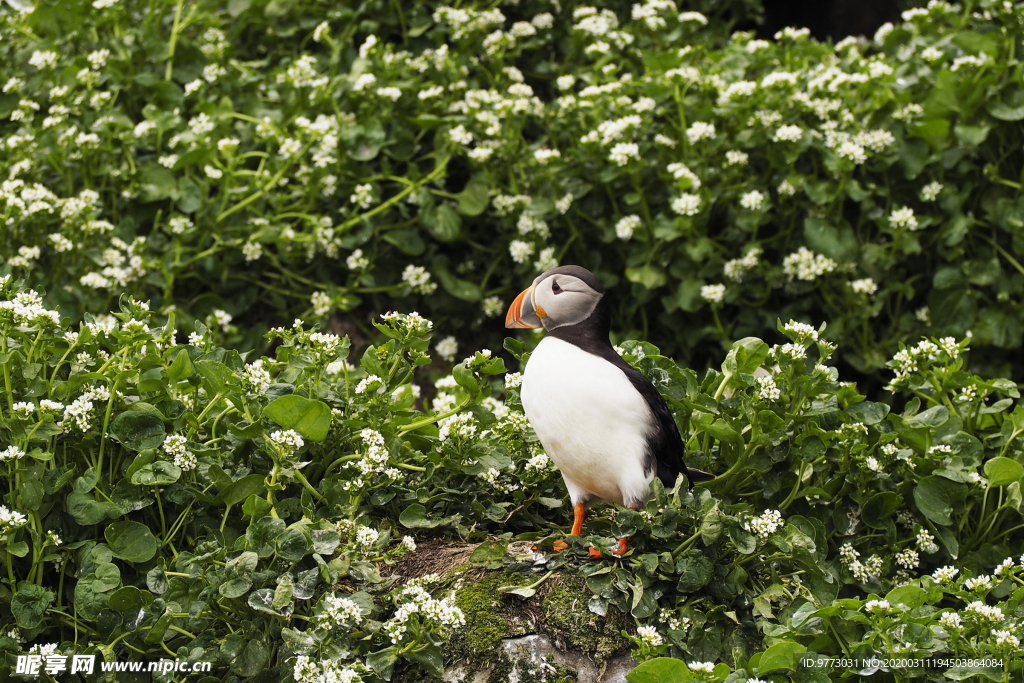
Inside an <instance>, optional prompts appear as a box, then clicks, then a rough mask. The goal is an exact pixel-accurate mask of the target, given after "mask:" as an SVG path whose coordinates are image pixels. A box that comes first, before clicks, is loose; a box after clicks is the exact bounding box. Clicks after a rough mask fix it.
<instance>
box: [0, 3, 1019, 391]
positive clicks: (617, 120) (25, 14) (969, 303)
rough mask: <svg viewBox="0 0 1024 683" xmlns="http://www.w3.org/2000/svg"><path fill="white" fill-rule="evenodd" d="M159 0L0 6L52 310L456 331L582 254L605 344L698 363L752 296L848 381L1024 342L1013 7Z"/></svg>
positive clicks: (17, 237) (7, 187)
mask: <svg viewBox="0 0 1024 683" xmlns="http://www.w3.org/2000/svg"><path fill="white" fill-rule="evenodd" d="M179 4H180V3H177V2H172V1H171V0H160V1H159V2H157V3H156V4H155V5H152V7H150V6H148V5H147V6H140V5H138V4H137V3H125V2H103V3H101V6H100V7H98V8H97V7H93V6H92V5H93V3H90V2H87V1H86V0H75V1H71V2H64V3H61V6H62V11H61V12H60V14H59V19H60V21H61V22H69V24H68V25H69V26H73V27H74V30H73V31H71V32H68V33H67V34H66V35H67V36H68V37H67V38H66V39H65V38H58V35H60V36H63V35H65V34H64V33H59V32H53V31H50V30H49V25H48V24H47V20H46V19H44V18H43V15H44V14H46V13H42V12H29V11H27V10H28V9H29V8H30V5H27V4H26V3H23V2H18V3H15V6H17V7H18V8H19V9H20V10H22V11H15V10H13V9H11V8H7V9H5V10H4V12H3V13H2V14H0V32H2V33H3V34H4V36H5V40H4V41H2V44H0V55H2V57H3V60H2V61H3V63H4V64H5V65H9V66H10V69H9V72H8V73H7V74H6V77H5V78H3V79H2V82H0V85H2V91H3V92H2V97H0V120H4V121H5V122H6V123H5V124H4V129H3V133H2V138H0V140H2V143H3V144H2V145H0V164H2V166H3V168H5V169H8V170H9V172H8V173H7V177H6V179H4V181H3V183H2V187H0V213H2V215H3V219H4V221H5V225H6V226H7V229H6V230H5V231H4V234H3V236H2V237H0V240H2V248H3V252H4V253H5V254H8V255H9V256H10V258H8V259H7V265H6V267H7V268H8V270H9V271H10V272H12V273H13V274H15V275H16V276H18V277H22V276H24V277H27V278H29V280H30V284H32V286H33V287H35V288H36V289H37V290H40V291H42V290H43V289H45V291H46V297H47V299H48V305H50V306H51V307H53V306H56V305H58V304H59V305H60V307H61V310H62V311H64V312H65V313H66V314H69V315H74V316H76V317H78V316H80V315H81V313H83V312H86V311H88V312H91V313H94V314H99V313H104V312H106V311H107V310H108V309H109V307H110V306H111V304H112V303H113V302H114V301H116V300H117V297H118V296H119V295H120V294H122V293H126V294H130V295H133V296H135V297H136V298H137V299H140V300H143V299H145V300H150V301H151V302H152V303H153V306H154V310H157V309H159V310H160V311H162V312H166V311H168V310H170V309H171V308H173V309H174V310H175V311H176V315H177V317H178V319H179V320H181V321H183V322H186V323H189V324H190V323H191V321H192V320H198V321H201V322H204V323H206V324H207V326H208V327H209V328H210V329H212V330H214V331H215V334H218V335H222V336H221V337H218V338H219V339H229V340H230V341H231V343H232V345H235V346H240V347H241V348H250V347H253V346H256V345H260V344H263V343H264V342H262V332H263V331H264V330H263V329H262V328H261V325H281V324H288V323H290V321H291V320H292V319H293V318H294V317H296V316H298V317H302V318H303V319H306V320H312V319H317V320H323V319H327V318H328V317H330V316H331V315H332V313H334V312H335V311H339V310H340V311H351V310H356V309H358V310H360V311H361V312H364V313H368V312H369V311H380V310H388V309H390V308H396V307H399V308H402V309H404V310H409V309H412V308H415V309H418V310H420V311H423V312H425V314H426V315H427V316H428V317H430V318H431V319H432V320H434V321H435V322H436V323H437V325H438V326H439V331H440V332H441V333H442V334H443V335H445V336H447V335H457V336H460V337H465V332H463V330H464V329H465V324H464V323H465V321H466V320H467V319H468V320H469V321H471V322H472V323H473V325H472V329H474V334H476V333H479V332H478V330H480V329H482V323H483V322H484V321H487V320H489V319H491V318H494V317H495V316H498V315H500V313H501V312H502V306H501V301H504V300H508V299H509V298H511V295H513V294H514V293H515V292H518V291H519V290H520V289H521V287H522V283H523V282H524V281H529V280H530V279H532V277H534V276H535V275H536V273H538V272H539V271H542V270H544V269H546V268H549V267H551V266H552V265H554V264H556V263H559V262H575V263H584V264H592V265H596V264H599V265H598V266H597V270H598V275H599V276H600V277H601V278H602V280H603V281H604V282H605V283H606V284H608V285H609V286H611V287H614V288H615V291H616V294H617V296H616V299H617V301H618V304H617V306H616V309H615V311H614V315H615V319H616V324H615V326H614V328H615V329H617V330H622V337H623V338H628V337H630V336H643V337H645V338H653V339H659V340H662V345H663V346H664V347H665V350H666V352H667V353H669V354H670V355H673V356H675V357H678V358H680V359H681V360H683V361H686V362H689V363H692V364H696V365H704V364H707V363H708V362H714V363H717V362H720V360H721V358H720V350H721V349H720V344H718V343H711V344H709V343H708V342H709V341H717V342H720V343H721V344H726V345H727V343H728V342H729V341H730V340H731V339H735V338H739V337H742V336H744V335H747V334H755V333H757V330H759V329H760V327H761V325H762V323H763V321H765V320H769V321H770V320H773V319H774V318H775V317H783V318H784V319H788V318H790V317H805V318H811V319H828V320H830V321H832V323H833V328H834V329H835V330H837V331H838V332H840V333H841V334H842V335H843V336H844V337H846V338H848V342H846V343H845V344H844V347H843V351H842V353H843V358H842V360H843V361H844V362H845V363H849V364H851V365H852V366H853V367H855V368H857V369H858V370H860V371H862V372H868V371H870V370H873V369H877V368H879V367H880V366H881V365H882V364H883V362H884V360H885V357H886V356H887V355H888V354H890V353H891V352H893V351H894V350H895V348H896V346H897V344H898V342H899V341H900V340H902V339H904V338H905V337H906V336H907V335H917V334H933V333H935V334H938V335H941V336H944V335H948V334H954V335H956V336H963V335H964V334H965V333H966V331H967V330H968V329H970V330H972V331H973V332H974V334H975V344H976V345H977V346H980V347H985V348H986V349H988V350H989V351H988V352H987V353H986V354H985V356H986V359H990V360H989V362H991V363H993V367H997V366H998V363H1000V362H1011V363H1013V362H1016V361H1015V358H1016V354H1015V353H1013V352H1010V353H1009V354H1008V355H1004V354H1003V353H1002V352H1000V351H998V350H999V349H1015V348H1017V347H1018V346H1019V344H1020V339H1021V335H1022V328H1021V326H1020V323H1019V320H1020V318H1021V315H1020V310H1019V304H1018V303H1016V301H1017V299H1018V298H1019V297H1018V296H1017V294H1018V293H1019V289H1020V283H1021V282H1024V279H1022V278H1024V270H1022V268H1021V265H1020V263H1019V262H1018V261H1017V259H1016V258H1015V257H1014V256H1013V254H1014V252H1015V247H1014V242H1013V239H1014V234H1015V230H1016V229H1017V228H1016V218H1015V216H1016V213H1017V211H1016V208H1015V207H1016V206H1017V205H1016V202H1017V197H1016V194H1017V192H1018V190H1019V187H1018V185H1019V183H1018V180H1019V179H1016V178H1015V175H1016V171H1015V169H1016V168H1017V167H1019V166H1020V164H1019V163H1016V161H1015V160H1016V159H1017V157H1015V156H1014V154H1015V152H1014V153H1004V149H1018V148H1020V147H1021V145H1020V144H1017V142H1016V141H1018V139H1019V136H1020V131H1019V126H1018V121H1019V120H1021V118H1022V117H1024V108H1022V107H1021V106H1020V104H1019V101H1020V97H1019V95H1020V93H1019V88H1018V83H1017V79H1016V78H1015V77H1014V75H1013V74H1012V73H1011V71H1010V70H1007V69H1002V68H999V65H1000V64H1003V63H1009V62H1012V61H1013V55H1014V53H1015V50H1016V46H1017V43H1018V42H1019V40H1020V35H1021V31H1022V24H1021V14H1020V9H1019V7H1016V6H1013V5H1006V4H1005V3H1003V2H997V1H996V0H982V1H980V2H977V3H972V4H971V5H970V6H969V7H968V8H967V9H966V10H961V9H959V8H958V6H955V5H951V4H948V3H946V2H931V3H929V5H928V7H927V8H926V9H925V8H916V9H913V10H910V11H908V12H907V13H906V15H905V16H904V18H903V21H902V22H901V23H899V24H898V25H886V26H883V27H882V28H881V29H880V30H879V31H878V33H877V34H876V35H875V36H874V37H873V39H872V40H867V41H865V40H857V39H847V40H844V41H842V42H840V43H838V44H836V45H830V44H825V43H819V42H817V41H814V40H812V39H811V38H809V36H808V33H807V31H805V30H796V29H787V30H784V31H782V32H780V33H779V35H778V36H777V37H776V40H775V41H774V42H771V41H767V40H763V39H762V38H760V37H756V36H755V35H753V34H751V33H745V32H737V33H732V34H729V32H728V29H729V26H730V23H731V22H732V21H734V20H737V19H741V18H745V17H746V16H748V15H749V13H750V12H753V11H755V10H754V8H752V7H747V3H745V2H741V1H740V0H735V1H733V2H727V3H712V2H704V1H702V2H697V3H688V5H687V7H686V11H682V12H680V11H679V9H680V8H678V7H677V6H676V4H675V3H673V2H671V1H665V0H651V1H650V2H641V3H621V2H615V3H612V4H610V5H607V6H604V7H602V8H601V9H598V8H596V7H592V6H589V5H584V4H579V3H563V4H560V5H559V6H558V7H557V8H556V7H551V6H550V4H549V3H537V2H533V1H529V2H526V1H524V2H522V3H518V4H516V5H514V6H512V5H508V6H504V7H500V8H499V7H491V6H490V5H487V6H483V5H474V4H471V5H468V6H464V7H463V6H460V7H458V8H454V7H450V6H444V5H436V6H435V5H423V4H420V5H415V6H409V7H406V8H404V9H403V11H402V12H397V13H385V14H386V16H380V17H377V19H376V20H375V21H373V22H371V23H370V24H367V23H364V22H363V20H362V17H363V14H362V13H361V11H357V12H347V11H343V10H340V9H337V8H330V7H321V6H319V5H318V4H317V3H312V4H310V3H293V2H270V3H264V2H255V3H253V2H250V1H249V0H238V1H236V2H234V3H233V4H232V5H231V6H230V7H226V8H225V7H220V6H217V5H199V6H196V8H195V11H192V12H190V13H185V14H184V15H183V13H182V11H181V9H180V7H179ZM702 12H703V13H702ZM168 22H169V23H168ZM164 23H168V26H166V27H165V26H164V25H163V24H164ZM165 34H167V35H166V36H165ZM257 34H258V35H260V39H259V40H255V39H253V38H252V36H254V35H257ZM157 36H159V38H157ZM950 36H955V37H956V38H955V39H951V38H950ZM61 41H64V42H61ZM680 46H682V47H680ZM952 117H955V119H956V123H955V125H954V124H951V123H950V121H951V119H952ZM68 161H70V162H72V163H71V164H68V163H67V162H68ZM982 176H983V177H984V178H985V179H986V180H987V182H985V183H984V185H978V182H979V179H980V178H981V177H982ZM68 282H73V283H75V284H76V286H73V287H65V285H66V284H67V283H68ZM232 320H233V321H234V322H232ZM268 321H269V322H268ZM638 333H639V334H638ZM487 334H491V335H493V337H496V336H497V335H496V334H495V333H487ZM224 335H226V336H224ZM463 340H464V341H465V339H463ZM491 341H492V343H496V342H497V340H496V339H492V340H491ZM980 360H983V359H981V358H979V361H980Z"/></svg>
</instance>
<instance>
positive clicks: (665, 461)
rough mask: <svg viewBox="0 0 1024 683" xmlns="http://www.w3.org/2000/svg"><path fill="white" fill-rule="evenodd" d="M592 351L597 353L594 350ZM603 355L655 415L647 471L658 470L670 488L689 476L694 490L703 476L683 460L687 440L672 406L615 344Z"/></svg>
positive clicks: (688, 478) (650, 437)
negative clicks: (623, 355)
mask: <svg viewBox="0 0 1024 683" xmlns="http://www.w3.org/2000/svg"><path fill="white" fill-rule="evenodd" d="M591 352H593V351H592V350H591ZM599 355H600V356H601V357H602V358H604V359H605V360H607V361H608V362H610V363H612V364H613V365H614V366H615V367H617V368H619V369H620V370H622V372H623V373H624V374H625V375H626V377H627V378H628V379H629V382H630V384H632V385H633V388H634V389H636V390H637V392H639V394H640V395H641V396H642V397H643V399H644V402H646V403H647V407H648V408H650V410H651V414H652V415H653V416H654V425H653V429H652V430H651V433H650V434H648V435H647V453H646V457H645V459H644V472H645V473H650V472H651V470H654V471H655V474H656V475H657V477H658V479H661V482H662V483H663V484H664V485H665V487H666V488H669V489H670V488H672V487H673V486H675V485H676V478H677V477H678V476H679V473H680V472H682V473H683V474H684V475H685V476H686V485H687V487H691V488H692V486H693V481H694V480H695V479H696V480H697V481H701V480H703V477H700V476H699V475H697V474H695V473H694V471H691V470H690V469H689V468H688V467H687V466H686V463H685V462H684V460H683V455H684V454H685V449H684V447H683V437H682V436H681V435H680V434H679V427H677V426H676V421H675V418H674V417H672V411H671V410H669V408H668V404H667V403H665V399H664V398H663V397H662V395H661V393H659V392H658V389H657V388H656V387H655V386H654V384H652V383H651V380H649V379H647V377H645V376H644V374H643V373H641V372H640V371H639V370H637V369H635V368H634V367H633V366H632V365H630V364H629V363H627V362H626V361H625V360H623V359H622V358H621V357H620V356H619V354H617V353H616V352H615V349H614V348H612V347H611V345H609V346H608V349H607V350H604V349H602V350H601V351H600V352H599ZM698 472H699V471H698ZM700 474H704V473H702V472H701V473H700Z"/></svg>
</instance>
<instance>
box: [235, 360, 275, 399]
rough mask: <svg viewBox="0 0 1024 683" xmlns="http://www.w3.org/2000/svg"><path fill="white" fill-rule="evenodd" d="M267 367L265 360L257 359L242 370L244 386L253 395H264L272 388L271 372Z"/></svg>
mask: <svg viewBox="0 0 1024 683" xmlns="http://www.w3.org/2000/svg"><path fill="white" fill-rule="evenodd" d="M265 365H266V359H265V358H257V359H256V360H254V361H253V362H252V363H249V364H248V365H246V366H245V368H243V370H242V386H244V387H245V388H246V389H247V390H248V391H250V392H251V393H253V394H257V395H260V394H263V393H264V392H266V390H267V389H268V388H270V382H271V379H270V371H268V370H267V368H266V367H265Z"/></svg>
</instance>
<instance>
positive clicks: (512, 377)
mask: <svg viewBox="0 0 1024 683" xmlns="http://www.w3.org/2000/svg"><path fill="white" fill-rule="evenodd" d="M522 383H523V375H522V373H519V372H509V373H506V374H505V389H518V388H519V387H520V386H521V385H522Z"/></svg>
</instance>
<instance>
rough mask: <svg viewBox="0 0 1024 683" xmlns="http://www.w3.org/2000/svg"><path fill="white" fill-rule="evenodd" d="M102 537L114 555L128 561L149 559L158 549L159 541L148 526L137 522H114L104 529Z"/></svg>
mask: <svg viewBox="0 0 1024 683" xmlns="http://www.w3.org/2000/svg"><path fill="white" fill-rule="evenodd" d="M103 537H104V538H106V539H107V545H109V546H110V550H111V552H113V553H114V557H119V558H121V559H122V560H128V561H129V562H146V561H148V560H151V559H153V557H154V556H155V555H156V551H157V550H158V549H159V543H157V540H156V537H154V536H153V533H152V532H151V531H150V530H149V527H148V526H146V525H145V524H140V523H139V522H130V521H119V522H114V523H113V524H111V525H110V526H108V527H107V528H106V529H105V530H104V532H103Z"/></svg>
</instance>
